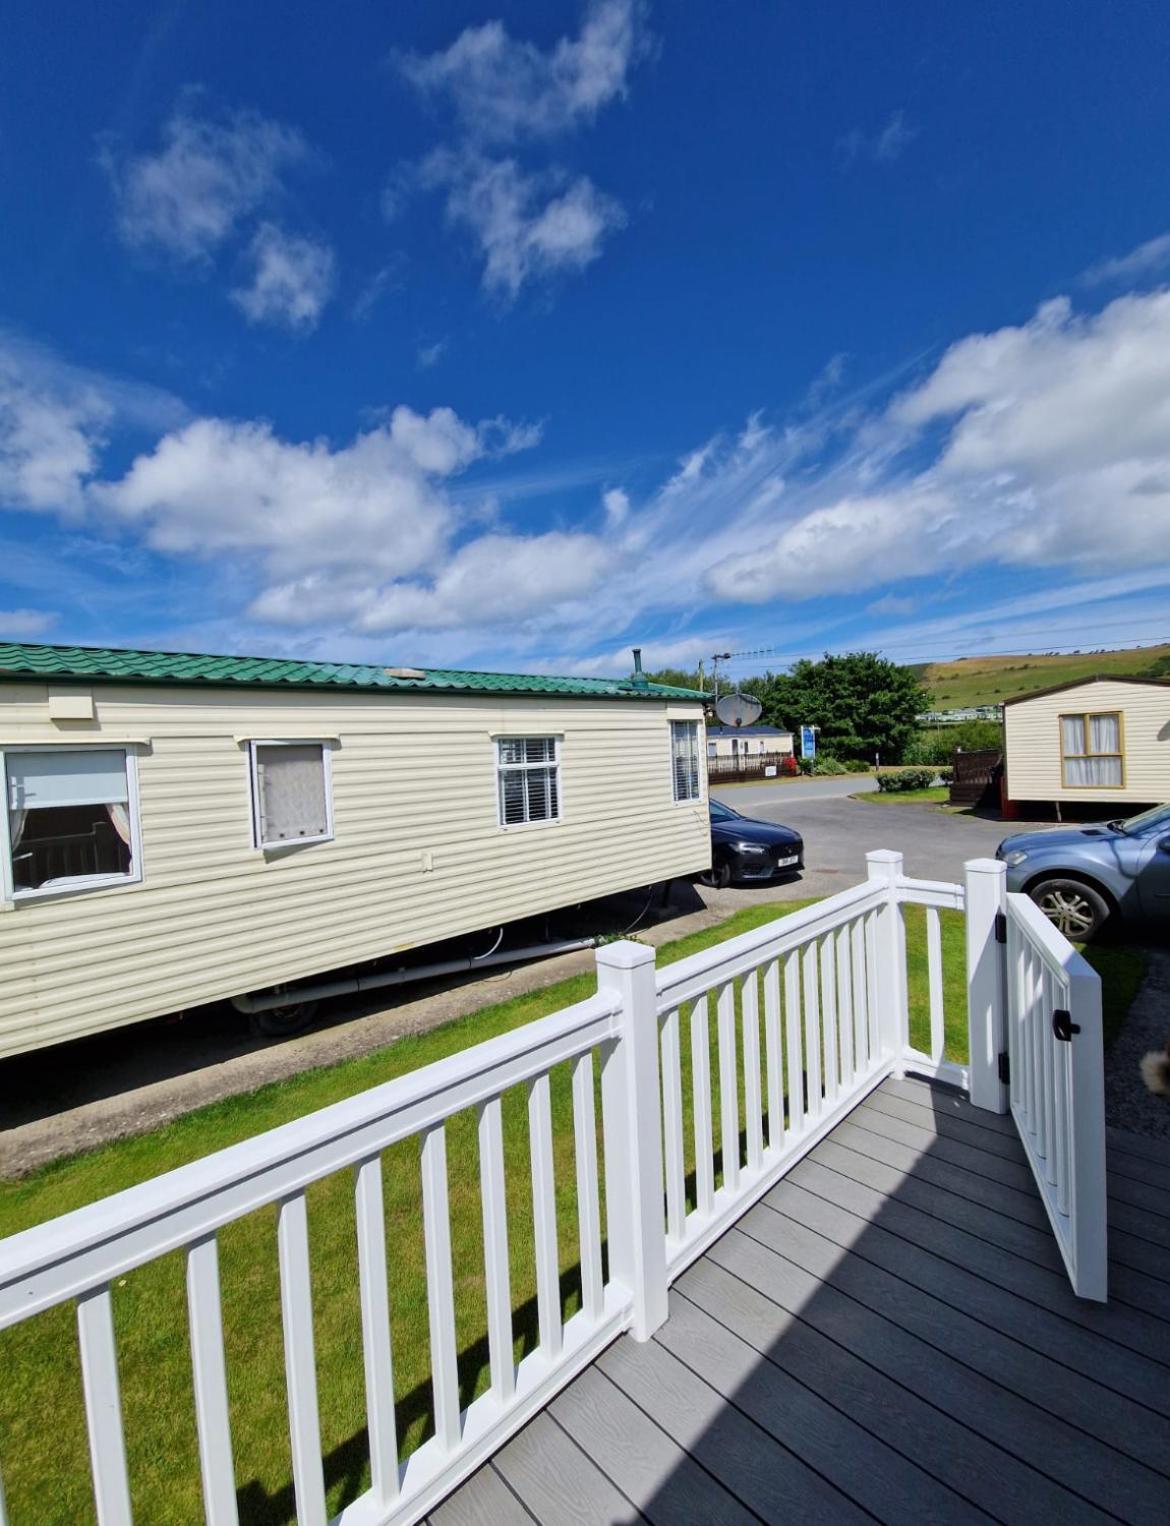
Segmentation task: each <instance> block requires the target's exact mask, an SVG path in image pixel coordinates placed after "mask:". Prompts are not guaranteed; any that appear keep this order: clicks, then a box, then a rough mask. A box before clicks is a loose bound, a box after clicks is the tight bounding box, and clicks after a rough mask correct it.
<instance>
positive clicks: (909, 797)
mask: <svg viewBox="0 0 1170 1526" xmlns="http://www.w3.org/2000/svg"><path fill="white" fill-rule="evenodd" d="M949 797H950V790H949V789H948V788H947V786H946V785H945V784H938V785H934V786H932V787H931V788H930V789H906V790H888V791H887V790H864V791H862V793H861V794H859V795H853V796H852V797H851V798H852V799H854V800H864V801H866V802H867V803H868V804H870V805H945V804H946V803H947V800H948V799H949Z"/></svg>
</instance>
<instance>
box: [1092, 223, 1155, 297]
mask: <svg viewBox="0 0 1170 1526" xmlns="http://www.w3.org/2000/svg"><path fill="white" fill-rule="evenodd" d="M1168 266H1170V233H1160V234H1159V235H1158V237H1157V238H1151V239H1147V240H1146V242H1145V243H1144V244H1139V245H1138V246H1137V248H1136V249H1131V250H1130V252H1129V253H1128V254H1122V255H1117V256H1115V257H1114V258H1112V259H1108V260H1101V261H1100V262H1099V263H1098V264H1096V265H1090V267H1089V269H1088V270H1086V271H1085V273H1084V275H1083V276H1082V277H1081V279H1082V280H1083V281H1084V282H1086V284H1088V285H1090V286H1098V285H1102V284H1104V283H1105V282H1107V281H1117V282H1122V281H1140V280H1141V279H1142V278H1143V277H1145V276H1152V275H1156V274H1157V273H1158V272H1159V271H1162V270H1165V269H1166V268H1167V267H1168Z"/></svg>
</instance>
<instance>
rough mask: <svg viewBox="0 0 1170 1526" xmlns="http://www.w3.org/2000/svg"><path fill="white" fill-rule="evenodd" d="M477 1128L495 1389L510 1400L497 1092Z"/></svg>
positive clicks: (512, 1371)
mask: <svg viewBox="0 0 1170 1526" xmlns="http://www.w3.org/2000/svg"><path fill="white" fill-rule="evenodd" d="M476 1130H477V1133H478V1136H479V1196H480V1210H481V1213H482V1216H483V1269H484V1294H485V1302H486V1307H487V1327H488V1367H489V1369H490V1372H491V1384H492V1393H494V1394H495V1396H496V1398H497V1399H498V1400H499V1402H500V1403H501V1404H507V1403H508V1401H509V1400H510V1399H511V1397H512V1394H513V1393H514V1392H515V1388H516V1365H515V1352H514V1350H513V1344H514V1334H513V1330H512V1278H511V1272H510V1270H509V1267H508V1198H507V1193H506V1191H505V1188H504V1124H503V1114H502V1104H501V1102H500V1099H499V1097H489V1098H488V1099H487V1100H486V1101H485V1102H481V1103H480V1105H479V1108H478V1111H477V1117H476Z"/></svg>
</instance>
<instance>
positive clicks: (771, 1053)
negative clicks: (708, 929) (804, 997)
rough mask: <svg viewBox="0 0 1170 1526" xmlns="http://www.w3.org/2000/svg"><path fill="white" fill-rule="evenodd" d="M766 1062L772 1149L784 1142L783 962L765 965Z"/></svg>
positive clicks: (777, 1148)
mask: <svg viewBox="0 0 1170 1526" xmlns="http://www.w3.org/2000/svg"><path fill="white" fill-rule="evenodd" d="M764 1061H765V1064H766V1065H767V1068H768V1148H769V1149H770V1150H779V1149H780V1148H781V1147H782V1146H783V1144H784V1057H783V1046H782V1040H781V1036H780V961H779V960H778V959H770V960H769V961H768V963H767V964H766V965H765V967H764Z"/></svg>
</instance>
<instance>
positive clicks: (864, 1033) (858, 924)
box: [849, 917, 870, 1070]
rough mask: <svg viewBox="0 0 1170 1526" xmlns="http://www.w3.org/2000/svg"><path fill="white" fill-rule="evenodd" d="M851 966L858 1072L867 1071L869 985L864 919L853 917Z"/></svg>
mask: <svg viewBox="0 0 1170 1526" xmlns="http://www.w3.org/2000/svg"><path fill="white" fill-rule="evenodd" d="M849 941H850V943H851V944H852V946H853V947H852V954H853V959H852V964H853V1055H854V1063H855V1064H856V1066H857V1068H858V1070H868V1069H869V1059H870V1056H869V997H868V994H867V993H868V990H869V984H868V981H867V980H866V973H865V918H864V917H855V918H854V920H853V921H852V923H850V928H849Z"/></svg>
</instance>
